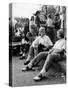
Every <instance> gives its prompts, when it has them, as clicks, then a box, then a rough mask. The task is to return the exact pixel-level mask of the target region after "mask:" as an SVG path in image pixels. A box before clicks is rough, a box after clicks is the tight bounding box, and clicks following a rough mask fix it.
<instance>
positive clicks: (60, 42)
mask: <svg viewBox="0 0 68 90" xmlns="http://www.w3.org/2000/svg"><path fill="white" fill-rule="evenodd" d="M53 48H54V49H59V50H62V49H66V41H65V39H60V40H58V41H56V43H55V44H54V46H53Z"/></svg>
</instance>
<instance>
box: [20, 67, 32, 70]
mask: <svg viewBox="0 0 68 90" xmlns="http://www.w3.org/2000/svg"><path fill="white" fill-rule="evenodd" d="M28 70H32V68H29V67H28V66H26V67H24V68H22V71H28Z"/></svg>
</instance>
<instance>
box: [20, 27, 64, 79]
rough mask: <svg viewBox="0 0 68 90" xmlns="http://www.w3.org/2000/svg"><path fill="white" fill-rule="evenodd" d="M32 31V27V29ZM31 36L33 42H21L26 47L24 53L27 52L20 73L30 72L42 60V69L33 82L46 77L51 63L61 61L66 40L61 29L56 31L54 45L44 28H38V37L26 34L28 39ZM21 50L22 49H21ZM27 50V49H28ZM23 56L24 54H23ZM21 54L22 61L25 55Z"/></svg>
mask: <svg viewBox="0 0 68 90" xmlns="http://www.w3.org/2000/svg"><path fill="white" fill-rule="evenodd" d="M32 29H33V27H32ZM31 35H33V36H34V37H32V39H33V41H31V43H30V44H29V42H28V41H26V40H22V43H24V42H25V43H24V44H22V45H24V47H26V48H27V49H26V52H27V51H28V56H27V59H26V60H25V62H24V65H25V67H23V68H22V71H28V70H32V68H33V67H35V66H37V65H38V63H39V62H40V61H41V60H42V59H44V61H45V63H44V65H43V67H42V70H41V71H40V72H39V74H38V75H37V76H36V77H34V80H37V81H39V80H41V79H42V78H43V77H45V76H46V73H47V72H48V70H49V68H50V67H51V65H52V63H53V62H59V61H62V60H63V59H62V58H63V56H65V53H66V40H65V38H64V32H63V29H60V30H58V31H57V41H56V42H55V44H53V42H52V41H51V40H50V38H49V37H48V36H47V34H46V30H45V27H43V26H41V27H40V28H39V35H38V36H36V35H34V32H33V33H32V32H31V33H30V34H29V33H28V35H27V36H28V37H29V38H30V36H31ZM22 48H23V47H22ZM28 48H29V49H28ZM23 54H24V52H23ZM23 54H22V57H21V58H22V59H23V56H25V54H24V55H23Z"/></svg>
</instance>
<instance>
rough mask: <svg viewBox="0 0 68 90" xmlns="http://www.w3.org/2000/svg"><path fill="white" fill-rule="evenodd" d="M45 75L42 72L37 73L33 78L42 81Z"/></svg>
mask: <svg viewBox="0 0 68 90" xmlns="http://www.w3.org/2000/svg"><path fill="white" fill-rule="evenodd" d="M43 78H44V76H43V75H42V74H39V75H37V76H36V77H34V78H33V80H34V81H40V80H41V79H43Z"/></svg>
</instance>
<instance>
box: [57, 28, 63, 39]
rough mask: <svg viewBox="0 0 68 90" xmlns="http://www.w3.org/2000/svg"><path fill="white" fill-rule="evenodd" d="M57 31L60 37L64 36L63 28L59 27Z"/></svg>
mask: <svg viewBox="0 0 68 90" xmlns="http://www.w3.org/2000/svg"><path fill="white" fill-rule="evenodd" d="M58 32H59V34H60V37H61V38H64V32H63V29H60V30H59V31H58Z"/></svg>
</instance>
